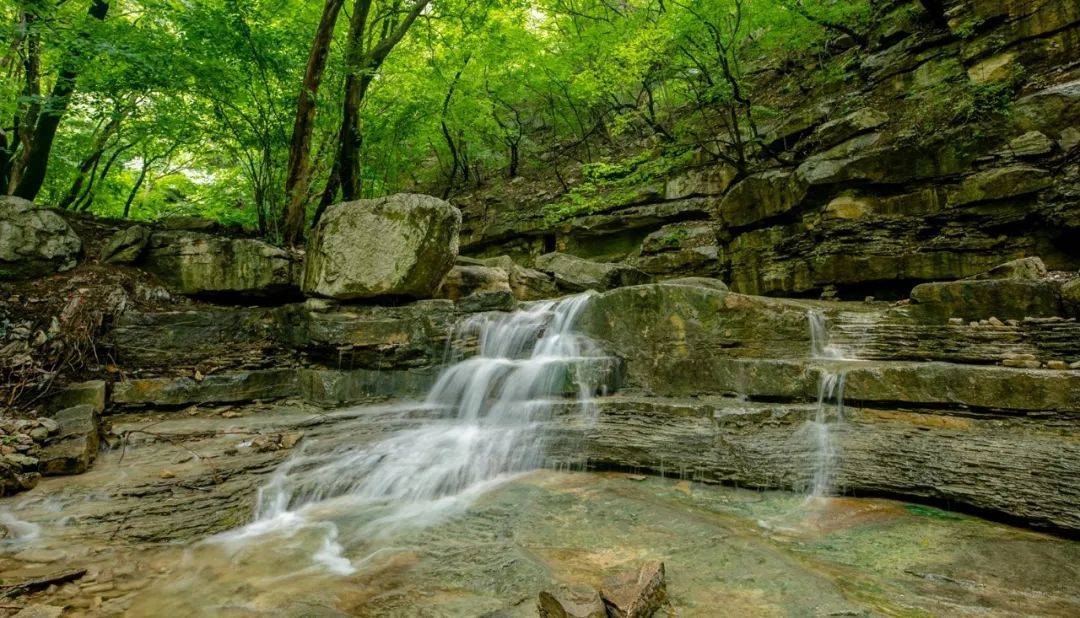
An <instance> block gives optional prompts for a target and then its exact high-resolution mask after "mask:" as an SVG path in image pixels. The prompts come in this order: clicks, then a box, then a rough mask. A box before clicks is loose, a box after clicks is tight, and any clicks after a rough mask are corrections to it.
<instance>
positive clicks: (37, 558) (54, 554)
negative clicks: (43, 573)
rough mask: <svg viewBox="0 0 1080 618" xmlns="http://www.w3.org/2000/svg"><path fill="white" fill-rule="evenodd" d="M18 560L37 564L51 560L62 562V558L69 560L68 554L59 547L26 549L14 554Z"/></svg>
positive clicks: (47, 562)
mask: <svg viewBox="0 0 1080 618" xmlns="http://www.w3.org/2000/svg"><path fill="white" fill-rule="evenodd" d="M12 557H13V558H15V559H16V560H21V561H22V562H33V563H35V564H49V563H51V562H60V561H61V560H67V558H68V555H67V554H66V553H65V552H63V551H62V550H59V549H36V548H35V549H24V550H23V551H21V552H19V553H17V554H15V555H14V556H12Z"/></svg>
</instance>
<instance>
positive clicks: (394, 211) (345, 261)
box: [303, 194, 461, 300]
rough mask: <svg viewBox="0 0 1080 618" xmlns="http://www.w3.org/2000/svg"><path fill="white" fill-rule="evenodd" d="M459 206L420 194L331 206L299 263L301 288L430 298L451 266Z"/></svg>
mask: <svg viewBox="0 0 1080 618" xmlns="http://www.w3.org/2000/svg"><path fill="white" fill-rule="evenodd" d="M460 229H461V212H460V211H459V210H458V209H457V208H454V207H453V206H451V205H450V204H448V203H446V202H444V201H443V200H440V199H438V198H434V197H431V196H426V195H414V194H398V195H392V196H389V197H384V198H379V199H375V200H360V201H357V202H347V203H343V204H337V205H335V206H331V207H330V208H328V209H327V210H326V212H325V213H324V214H323V216H322V218H321V219H320V220H319V224H318V226H317V227H316V228H315V231H314V233H313V235H312V241H311V246H310V247H309V248H308V254H307V258H306V260H305V264H304V278H303V289H304V292H305V293H307V294H313V295H318V296H328V297H331V298H337V299H340V300H357V299H363V298H375V297H379V296H402V297H411V298H428V297H430V296H431V295H432V294H433V293H434V292H435V291H436V289H438V287H439V284H440V283H441V282H442V280H443V277H444V276H445V275H446V273H447V272H449V270H450V268H451V267H452V266H453V265H454V258H456V257H457V254H458V233H459V231H460Z"/></svg>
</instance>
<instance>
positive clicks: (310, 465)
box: [217, 294, 601, 574]
mask: <svg viewBox="0 0 1080 618" xmlns="http://www.w3.org/2000/svg"><path fill="white" fill-rule="evenodd" d="M588 299H589V295H587V294H583V295H578V296H572V297H568V298H565V299H560V300H555V301H547V302H541V303H536V304H533V305H531V306H529V307H528V308H526V309H523V310H520V311H516V312H514V313H509V314H507V313H488V314H480V315H477V316H474V317H472V318H469V319H468V320H466V321H465V322H464V323H462V324H461V325H460V326H459V327H458V328H457V331H456V332H455V333H454V339H455V340H459V341H460V340H468V339H471V338H474V337H475V338H476V340H477V353H476V355H475V356H472V357H469V358H464V359H461V360H458V361H457V362H455V363H453V364H452V365H450V366H449V367H448V368H447V369H446V370H445V371H444V372H443V373H442V375H441V376H440V377H439V379H438V381H437V382H436V384H435V385H434V387H433V388H432V389H431V392H430V393H429V395H428V397H427V400H426V402H425V408H427V409H429V410H431V411H434V412H435V414H436V418H434V419H432V420H430V421H428V422H425V423H424V424H423V425H422V426H420V427H416V428H414V429H408V430H404V431H401V432H398V433H396V434H394V435H392V436H390V437H388V438H386V439H384V440H382V441H378V442H376V443H374V444H365V445H360V446H356V445H351V444H349V443H347V442H346V443H345V444H343V445H339V446H336V447H334V448H330V449H322V448H320V445H319V444H317V443H315V444H310V445H306V446H305V448H304V450H303V451H301V452H300V453H298V454H297V455H295V456H293V457H292V458H291V459H290V460H288V461H287V462H286V463H285V464H284V465H282V466H281V468H280V469H279V470H278V471H277V472H276V473H275V474H274V476H273V478H272V479H271V481H270V482H269V484H268V485H266V486H265V487H263V488H262V489H261V490H260V491H259V496H258V505H257V509H256V516H255V521H254V522H253V523H251V524H250V525H248V526H245V527H243V528H241V529H239V530H236V531H233V532H230V533H227V534H225V535H222V536H221V537H219V538H218V539H217V540H219V541H224V542H237V541H244V540H246V539H250V538H251V537H252V536H261V535H264V534H267V533H279V534H280V533H285V534H290V535H294V534H298V533H300V532H301V531H303V530H304V529H305V528H310V529H312V530H314V531H315V533H316V534H321V535H322V537H323V542H322V543H321V547H320V549H319V550H318V551H317V553H316V555H315V559H316V560H317V561H318V562H320V563H321V564H322V565H324V566H326V567H328V568H329V569H330V570H332V571H334V572H337V573H342V574H347V573H350V572H352V571H353V569H354V565H353V564H352V563H351V562H350V560H348V559H347V558H345V557H344V553H343V547H342V545H341V537H342V536H343V535H345V536H347V537H348V538H349V539H350V540H356V539H367V540H370V539H375V538H385V537H387V536H389V535H390V534H391V533H393V532H394V531H396V530H398V529H400V528H401V527H403V526H418V525H419V526H423V525H429V524H431V523H434V522H437V521H439V520H441V519H442V518H444V517H445V516H446V515H448V514H450V513H454V512H458V511H460V510H461V509H463V508H464V507H466V506H468V505H469V503H471V501H472V500H473V499H475V498H476V497H477V496H479V495H481V494H483V493H484V492H485V491H487V490H489V489H491V488H492V487H494V486H495V485H498V484H499V483H501V482H503V481H505V480H506V479H507V478H509V477H510V476H512V475H515V474H517V473H521V472H526V471H529V470H533V469H536V468H538V467H541V466H542V465H543V463H544V440H543V432H542V427H541V425H542V424H543V422H544V421H545V420H547V419H548V418H549V417H550V415H551V413H552V409H553V403H554V402H555V401H556V400H558V399H560V398H563V397H565V396H572V397H576V398H577V400H578V401H579V402H580V404H581V405H580V409H581V410H584V409H586V405H587V401H588V400H589V399H590V398H591V397H592V396H593V394H594V390H595V384H593V380H592V379H591V376H593V375H594V373H593V372H590V371H588V370H587V368H588V367H589V365H590V363H596V362H599V361H600V360H601V357H600V352H599V348H598V346H596V345H595V344H594V343H593V342H592V341H591V340H589V339H587V338H585V337H582V336H580V335H578V334H575V333H574V332H573V331H572V327H573V324H574V320H575V318H576V317H577V315H578V314H579V312H580V311H581V309H582V308H583V307H584V306H585V303H587V302H588Z"/></svg>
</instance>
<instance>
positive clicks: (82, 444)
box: [38, 404, 101, 476]
mask: <svg viewBox="0 0 1080 618" xmlns="http://www.w3.org/2000/svg"><path fill="white" fill-rule="evenodd" d="M53 420H55V421H56V422H57V423H58V424H59V426H60V427H59V432H58V435H57V437H56V438H55V439H54V440H52V441H50V442H49V443H48V444H47V445H46V446H45V448H43V449H41V452H40V453H39V454H38V458H39V459H40V460H41V473H42V474H43V475H45V476H64V475H68V474H82V473H83V472H86V471H87V470H88V469H89V468H90V466H91V465H92V464H93V463H94V460H96V459H97V454H98V448H99V447H100V444H101V438H100V432H101V417H100V416H99V414H98V411H97V409H95V408H94V406H92V405H87V404H83V405H78V406H74V407H71V408H66V409H64V410H61V411H59V412H57V413H56V414H54V415H53Z"/></svg>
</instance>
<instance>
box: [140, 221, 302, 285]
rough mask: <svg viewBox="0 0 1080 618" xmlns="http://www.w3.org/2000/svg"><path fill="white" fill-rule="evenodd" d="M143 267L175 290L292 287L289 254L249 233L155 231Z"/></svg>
mask: <svg viewBox="0 0 1080 618" xmlns="http://www.w3.org/2000/svg"><path fill="white" fill-rule="evenodd" d="M120 255H122V254H120ZM142 268H143V269H145V270H147V271H149V272H151V273H153V274H155V275H157V277H158V278H160V279H161V280H162V281H163V282H164V283H165V285H166V286H168V288H169V289H170V290H171V291H173V292H175V293H177V294H186V295H192V296H200V295H204V296H213V295H220V296H256V297H257V296H264V297H265V296H271V295H275V294H282V293H286V294H287V293H290V292H292V293H295V290H296V271H297V263H296V261H295V260H294V259H293V257H292V256H291V255H290V254H289V253H288V252H287V251H285V250H284V249H281V248H279V247H275V246H273V245H271V244H269V243H266V242H263V241H261V240H255V239H250V238H226V237H222V236H211V235H209V234H204V233H202V232H188V231H162V232H156V233H154V234H153V235H152V236H151V237H150V244H149V247H148V248H147V250H146V255H145V258H144V260H143V264H142Z"/></svg>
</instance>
